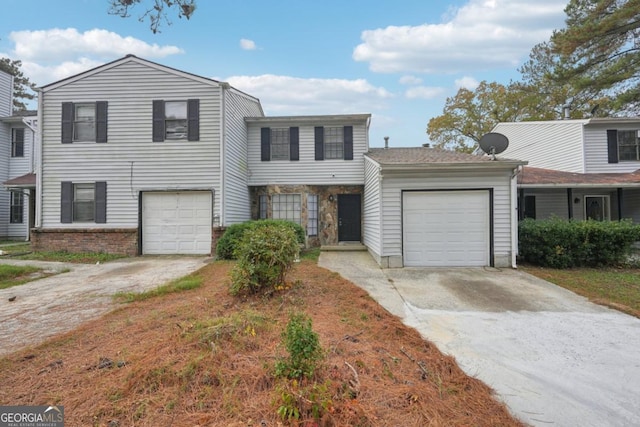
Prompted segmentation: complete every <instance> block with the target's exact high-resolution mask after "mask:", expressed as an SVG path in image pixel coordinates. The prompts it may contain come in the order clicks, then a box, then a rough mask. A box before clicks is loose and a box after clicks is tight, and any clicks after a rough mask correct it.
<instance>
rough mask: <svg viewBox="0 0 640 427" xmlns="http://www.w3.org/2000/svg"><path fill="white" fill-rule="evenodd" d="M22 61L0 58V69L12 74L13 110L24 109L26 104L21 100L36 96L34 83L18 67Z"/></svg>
mask: <svg viewBox="0 0 640 427" xmlns="http://www.w3.org/2000/svg"><path fill="white" fill-rule="evenodd" d="M20 67H22V61H18V60H11V59H9V58H0V70H2V71H4V72H5V73H8V74H11V75H12V76H13V110H14V111H22V110H26V109H27V106H26V104H25V103H24V102H23V100H32V99H34V98H35V97H36V95H35V93H34V92H33V91H35V89H36V85H35V83H31V81H29V78H28V77H25V75H24V74H23V73H22V70H21V69H20Z"/></svg>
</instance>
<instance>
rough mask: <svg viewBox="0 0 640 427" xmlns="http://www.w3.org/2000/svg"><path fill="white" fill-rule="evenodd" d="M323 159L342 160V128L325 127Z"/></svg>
mask: <svg viewBox="0 0 640 427" xmlns="http://www.w3.org/2000/svg"><path fill="white" fill-rule="evenodd" d="M324 158H325V159H326V160H336V159H344V127H343V126H325V128H324Z"/></svg>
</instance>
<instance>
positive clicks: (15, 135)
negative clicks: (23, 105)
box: [11, 128, 25, 157]
mask: <svg viewBox="0 0 640 427" xmlns="http://www.w3.org/2000/svg"><path fill="white" fill-rule="evenodd" d="M18 131H22V140H20V139H18ZM24 138H25V129H24V128H11V157H24ZM18 144H20V146H21V148H22V154H20V155H19V156H18V155H17V152H18V150H17V147H18Z"/></svg>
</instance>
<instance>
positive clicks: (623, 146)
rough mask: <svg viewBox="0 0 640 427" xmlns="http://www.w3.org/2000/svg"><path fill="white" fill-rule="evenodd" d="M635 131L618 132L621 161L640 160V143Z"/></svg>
mask: <svg viewBox="0 0 640 427" xmlns="http://www.w3.org/2000/svg"><path fill="white" fill-rule="evenodd" d="M638 132H640V131H635V130H619V131H618V157H619V159H620V160H621V161H627V160H630V161H638V160H640V143H639V139H638Z"/></svg>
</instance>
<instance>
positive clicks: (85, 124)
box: [62, 101, 107, 144]
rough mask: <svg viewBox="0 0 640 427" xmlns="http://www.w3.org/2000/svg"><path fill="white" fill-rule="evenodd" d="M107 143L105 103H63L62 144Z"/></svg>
mask: <svg viewBox="0 0 640 427" xmlns="http://www.w3.org/2000/svg"><path fill="white" fill-rule="evenodd" d="M72 142H107V102H106V101H97V102H81V103H73V102H63V103H62V143H64V144H69V143H72Z"/></svg>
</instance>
